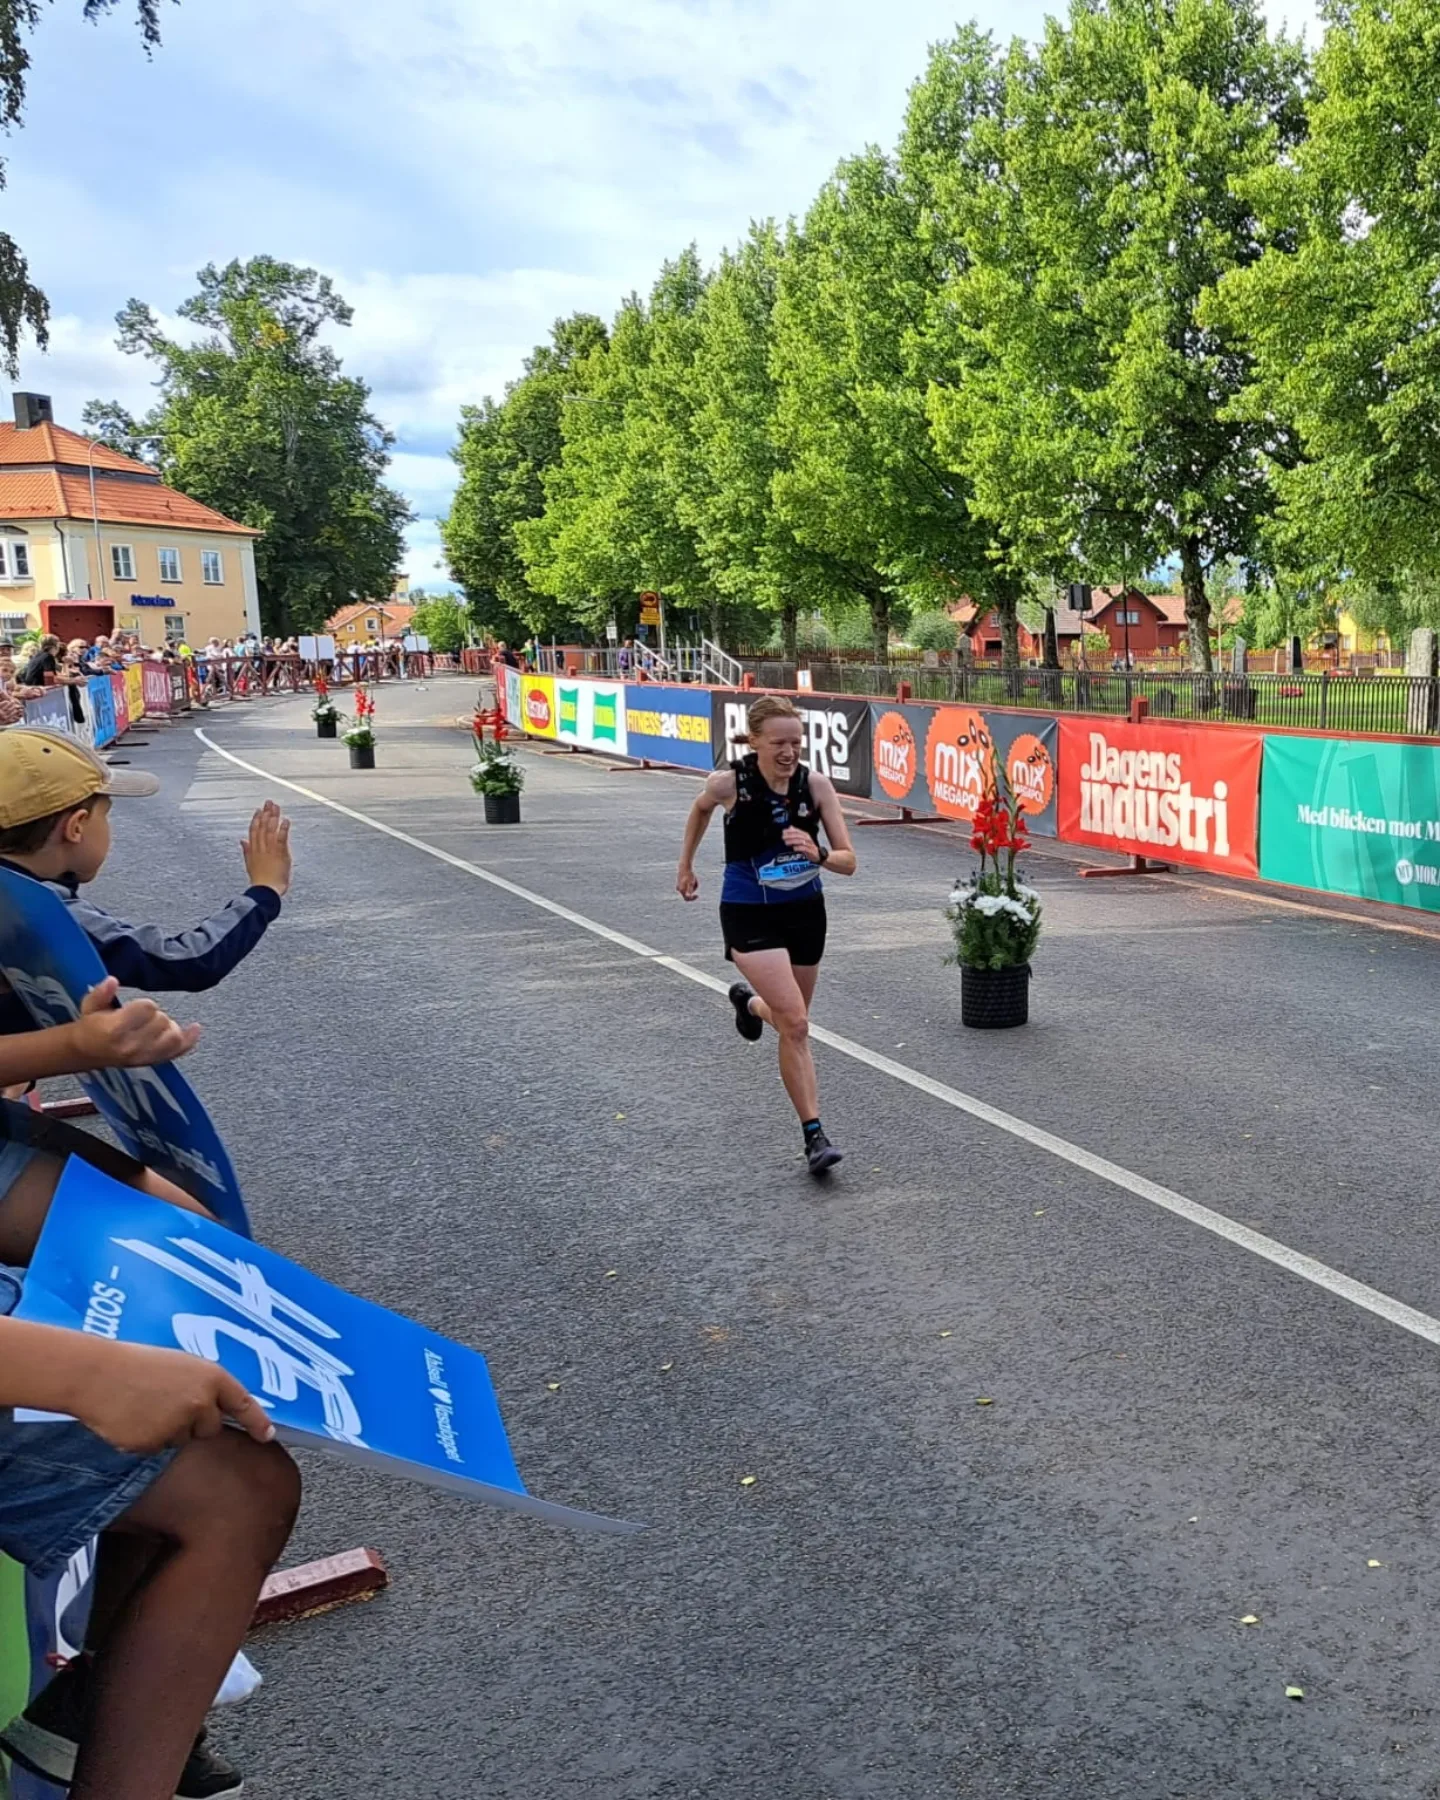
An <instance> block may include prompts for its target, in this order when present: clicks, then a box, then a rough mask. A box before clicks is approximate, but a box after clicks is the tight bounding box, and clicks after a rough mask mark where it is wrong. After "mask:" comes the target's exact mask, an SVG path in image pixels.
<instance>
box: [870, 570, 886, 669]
mask: <svg viewBox="0 0 1440 1800" xmlns="http://www.w3.org/2000/svg"><path fill="white" fill-rule="evenodd" d="M867 598H868V599H869V601H870V647H871V650H872V651H873V652H874V656H875V660H876V662H877V663H879V664H880V666H881V668H887V669H888V668H889V666H890V595H889V592H888V590H887V589H885V588H880V587H877V588H871V590H870V592H869V595H868V596H867Z"/></svg>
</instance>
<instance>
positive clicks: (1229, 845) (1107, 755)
mask: <svg viewBox="0 0 1440 1800" xmlns="http://www.w3.org/2000/svg"><path fill="white" fill-rule="evenodd" d="M1263 744H1264V738H1263V736H1262V734H1261V733H1260V732H1258V731H1243V730H1241V729H1239V728H1238V727H1236V726H1233V725H1224V726H1215V727H1213V728H1208V729H1207V728H1206V727H1205V726H1203V725H1201V726H1185V725H1169V724H1166V725H1149V724H1147V725H1130V724H1127V723H1126V722H1125V721H1124V720H1121V719H1114V720H1111V719H1106V720H1103V721H1102V720H1097V719H1093V718H1091V719H1062V720H1061V721H1060V836H1061V837H1062V838H1064V839H1065V841H1066V842H1067V843H1070V844H1093V845H1094V846H1095V847H1096V849H1098V850H1117V851H1120V852H1121V853H1122V854H1128V855H1134V856H1152V857H1161V858H1164V859H1166V860H1168V861H1171V862H1179V863H1190V864H1192V865H1193V866H1194V867H1196V868H1199V869H1218V870H1220V871H1221V872H1223V873H1224V874H1227V875H1248V876H1251V877H1254V876H1255V875H1256V874H1257V873H1258V869H1257V865H1256V836H1257V820H1258V816H1259V811H1260V757H1261V750H1262V746H1263Z"/></svg>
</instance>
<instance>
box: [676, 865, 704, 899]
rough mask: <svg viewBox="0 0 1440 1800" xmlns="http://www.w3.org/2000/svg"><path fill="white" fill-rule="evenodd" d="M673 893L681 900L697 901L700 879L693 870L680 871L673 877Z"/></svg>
mask: <svg viewBox="0 0 1440 1800" xmlns="http://www.w3.org/2000/svg"><path fill="white" fill-rule="evenodd" d="M675 892H676V893H677V894H678V895H679V896H680V898H681V899H682V900H698V899H699V898H700V877H699V876H698V875H697V874H696V873H695V871H694V870H693V869H684V868H682V869H681V871H680V873H679V874H678V875H677V876H676V877H675Z"/></svg>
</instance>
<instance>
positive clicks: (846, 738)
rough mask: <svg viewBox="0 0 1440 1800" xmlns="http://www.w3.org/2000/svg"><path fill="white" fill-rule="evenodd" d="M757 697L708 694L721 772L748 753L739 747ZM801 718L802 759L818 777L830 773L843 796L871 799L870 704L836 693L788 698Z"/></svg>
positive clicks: (721, 691) (722, 692)
mask: <svg viewBox="0 0 1440 1800" xmlns="http://www.w3.org/2000/svg"><path fill="white" fill-rule="evenodd" d="M756 698H757V696H756V695H754V694H746V693H735V692H733V691H726V690H724V689H720V688H717V689H715V690H714V691H713V692H712V693H711V696H710V706H711V713H710V749H711V754H712V755H713V757H714V766H715V767H716V768H717V769H724V768H728V767H729V765H730V764H731V763H732V762H734V761H735V760H736V759H737V758H739V757H741V756H743V755H744V754H745V745H744V744H743V743H737V742H736V739H737V738H743V737H744V735H745V731H746V715H747V714H748V713H749V711H750V707H751V705H752V703H753V702H754V700H755V699H756ZM785 698H786V699H787V700H790V701H792V702H793V704H794V706H795V710H796V711H797V712H798V713H799V714H800V722H801V725H802V728H803V730H804V733H805V741H804V745H803V748H802V750H801V755H802V757H803V758H804V760H805V761H806V762H807V763H808V764H809V765H810V767H811V768H812V769H814V770H815V771H816V773H817V774H820V775H828V776H829V777H830V779H831V781H833V782H834V783H835V786H836V788H837V789H838V790H839V791H840V792H841V793H842V794H856V795H859V796H860V797H861V798H862V799H866V800H868V799H869V798H870V702H869V701H868V700H846V699H841V698H840V697H838V696H835V695H829V696H824V695H817V696H816V697H815V698H813V699H812V698H811V697H810V696H809V695H807V694H787V695H786V696H785Z"/></svg>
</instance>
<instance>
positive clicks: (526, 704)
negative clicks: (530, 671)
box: [520, 675, 555, 738]
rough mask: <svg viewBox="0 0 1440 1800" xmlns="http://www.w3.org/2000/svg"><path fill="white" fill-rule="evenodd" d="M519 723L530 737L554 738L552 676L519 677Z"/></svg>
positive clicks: (553, 685) (553, 680)
mask: <svg viewBox="0 0 1440 1800" xmlns="http://www.w3.org/2000/svg"><path fill="white" fill-rule="evenodd" d="M520 723H521V725H522V726H523V727H524V728H525V730H526V731H527V732H528V733H529V734H530V736H531V737H543V738H553V737H554V736H555V678H554V676H553V675H522V676H521V677H520Z"/></svg>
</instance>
